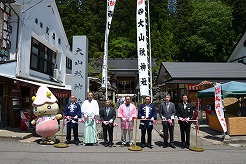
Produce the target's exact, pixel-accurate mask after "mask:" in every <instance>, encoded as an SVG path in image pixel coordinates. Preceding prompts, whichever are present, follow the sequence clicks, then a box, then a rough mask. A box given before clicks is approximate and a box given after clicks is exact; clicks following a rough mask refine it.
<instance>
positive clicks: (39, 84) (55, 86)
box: [0, 73, 71, 91]
mask: <svg viewBox="0 0 246 164" xmlns="http://www.w3.org/2000/svg"><path fill="white" fill-rule="evenodd" d="M0 76H2V77H5V78H9V79H12V80H16V81H19V82H23V83H28V84H31V85H35V86H41V85H46V86H47V87H48V88H54V89H62V90H68V91H70V90H71V86H58V85H52V84H47V83H45V82H43V83H42V82H36V81H31V80H27V79H20V78H17V77H15V76H11V75H6V74H1V73H0Z"/></svg>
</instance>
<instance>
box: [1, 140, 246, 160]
mask: <svg viewBox="0 0 246 164" xmlns="http://www.w3.org/2000/svg"><path fill="white" fill-rule="evenodd" d="M203 148H204V150H205V151H204V152H193V151H190V150H188V149H181V148H180V147H177V148H176V149H172V148H166V149H164V148H162V147H161V146H158V145H154V148H153V149H149V148H144V149H143V150H142V151H129V150H128V148H127V147H124V148H121V147H120V146H119V145H116V146H115V147H112V148H108V147H104V146H103V145H101V144H99V146H82V145H80V146H75V145H73V144H71V145H70V146H69V147H68V148H55V147H54V146H53V145H39V144H38V143H37V142H35V140H33V141H31V140H30V139H29V140H28V141H18V140H13V139H0V163H1V164H33V163H35V164H43V163H46V164H63V163H64V164H71V163H93V164H94V163H100V164H102V163H106V164H110V163H136V164H138V163H145V164H147V163H168V164H178V163H185V164H187V163H191V164H193V163H194V164H195V163H196V164H197V163H200V164H203V163H204V164H205V163H206V164H210V163H211V164H216V163H218V164H220V163H221V164H232V163H233V164H234V163H238V164H239V163H240V164H245V162H246V148H243V147H231V146H223V145H206V146H203Z"/></svg>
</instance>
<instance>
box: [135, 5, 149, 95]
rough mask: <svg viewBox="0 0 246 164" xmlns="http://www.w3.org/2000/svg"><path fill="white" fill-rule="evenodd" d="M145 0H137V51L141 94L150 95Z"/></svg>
mask: <svg viewBox="0 0 246 164" xmlns="http://www.w3.org/2000/svg"><path fill="white" fill-rule="evenodd" d="M145 12H146V11H145V0H137V53H138V70H139V88H140V95H141V96H146V95H149V74H148V72H149V70H148V50H147V38H146V17H145Z"/></svg>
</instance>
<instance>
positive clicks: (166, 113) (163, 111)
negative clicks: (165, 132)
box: [160, 102, 176, 125]
mask: <svg viewBox="0 0 246 164" xmlns="http://www.w3.org/2000/svg"><path fill="white" fill-rule="evenodd" d="M175 112H176V109H175V105H174V103H172V102H169V108H168V109H167V106H166V102H164V103H162V104H161V106H160V117H161V118H162V117H165V118H166V120H168V119H171V116H175ZM172 121H173V122H174V120H172ZM167 123H168V122H167V121H163V122H162V124H163V125H166V124H167Z"/></svg>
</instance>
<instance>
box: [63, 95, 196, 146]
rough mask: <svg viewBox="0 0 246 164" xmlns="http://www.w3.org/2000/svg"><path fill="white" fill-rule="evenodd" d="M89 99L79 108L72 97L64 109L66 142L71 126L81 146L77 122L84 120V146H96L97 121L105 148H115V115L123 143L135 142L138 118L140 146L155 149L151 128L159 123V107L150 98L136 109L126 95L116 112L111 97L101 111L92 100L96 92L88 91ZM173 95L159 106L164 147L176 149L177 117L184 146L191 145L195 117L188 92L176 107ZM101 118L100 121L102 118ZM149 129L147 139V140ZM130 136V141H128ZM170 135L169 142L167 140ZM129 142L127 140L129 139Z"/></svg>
mask: <svg viewBox="0 0 246 164" xmlns="http://www.w3.org/2000/svg"><path fill="white" fill-rule="evenodd" d="M87 96H88V97H87V98H88V99H87V100H85V101H84V102H83V104H82V106H81V107H80V105H79V104H78V103H76V101H75V100H76V97H75V96H71V97H70V100H71V102H70V103H69V104H67V106H66V107H65V109H64V117H65V119H66V120H67V136H66V140H67V141H66V143H67V144H69V143H71V129H72V130H73V136H74V143H75V144H76V145H79V138H78V122H79V121H82V122H84V123H85V127H84V140H83V144H84V145H89V144H92V145H97V128H96V127H97V126H96V125H97V123H100V122H101V123H102V129H103V139H104V146H105V147H112V145H113V128H114V126H115V123H114V121H115V119H116V117H118V118H120V126H121V146H122V147H123V146H126V145H129V146H132V145H133V128H134V120H135V119H139V120H140V125H139V129H141V147H142V148H144V147H149V148H151V149H152V148H153V145H152V143H151V141H152V130H153V125H154V124H155V123H157V110H156V108H155V106H154V105H153V104H152V103H151V97H150V96H146V97H145V102H144V103H143V104H141V105H140V106H139V108H138V110H137V108H136V106H135V105H134V104H133V103H132V102H131V97H130V96H126V97H125V102H124V103H123V104H121V105H120V106H119V108H118V111H117V112H116V110H115V108H113V107H112V106H111V105H110V104H111V102H110V100H106V101H105V107H104V108H103V109H101V110H99V105H98V103H97V101H96V100H94V99H93V93H92V92H89V93H88V95H87ZM170 99H171V97H170V95H169V94H167V95H166V96H165V98H164V102H163V103H162V104H161V106H160V113H159V114H160V118H161V122H162V126H163V136H164V137H163V138H164V144H163V148H166V147H168V146H170V147H172V148H176V146H175V144H174V118H175V115H176V116H177V117H178V123H179V125H180V133H181V142H182V145H181V148H182V149H183V148H189V147H190V128H191V121H190V120H191V119H192V117H193V108H192V105H191V104H190V103H188V97H187V95H183V97H182V99H183V102H182V103H179V104H178V106H177V109H176V107H175V105H174V103H172V102H171V101H170ZM99 120H100V121H99ZM146 131H147V142H146V137H145V136H146ZM127 136H128V140H127ZM168 138H169V140H170V141H169V143H168ZM127 141H128V142H127Z"/></svg>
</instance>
